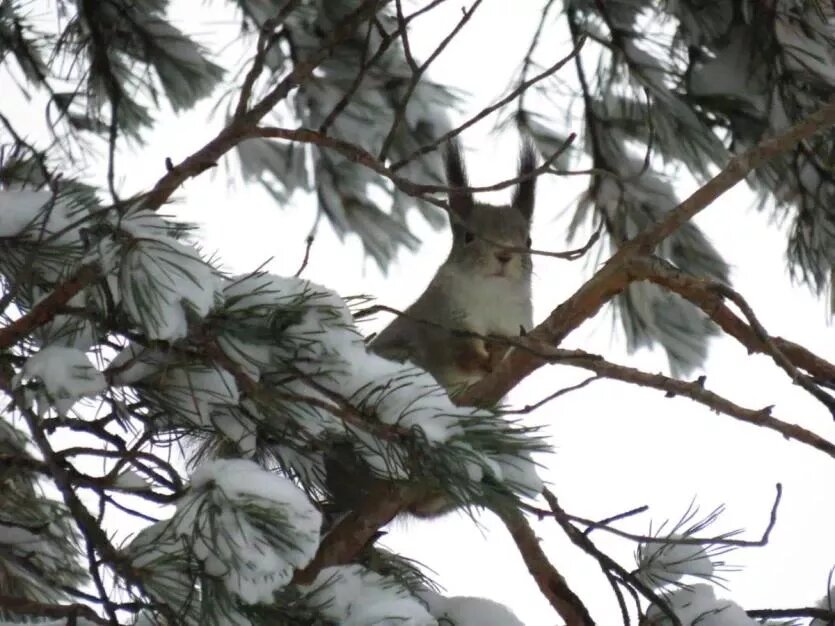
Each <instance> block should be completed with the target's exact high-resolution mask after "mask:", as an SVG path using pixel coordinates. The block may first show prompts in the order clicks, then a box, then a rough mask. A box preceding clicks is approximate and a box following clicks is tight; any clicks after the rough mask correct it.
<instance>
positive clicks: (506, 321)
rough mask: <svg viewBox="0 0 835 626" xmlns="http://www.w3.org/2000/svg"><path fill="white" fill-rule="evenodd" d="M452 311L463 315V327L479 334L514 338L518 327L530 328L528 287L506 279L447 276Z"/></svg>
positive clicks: (524, 283)
mask: <svg viewBox="0 0 835 626" xmlns="http://www.w3.org/2000/svg"><path fill="white" fill-rule="evenodd" d="M446 278H447V280H448V281H449V282H448V286H451V287H452V289H451V290H450V291H449V294H450V300H451V301H452V302H451V304H452V308H453V310H455V311H462V312H466V317H465V318H464V319H463V320H462V326H464V327H465V328H466V330H469V331H472V332H474V333H478V334H480V335H500V336H503V337H516V336H518V335H519V334H520V326H521V327H524V328H525V330H530V329H531V328H532V327H533V319H532V318H533V313H532V311H531V287H530V284H529V283H528V282H527V281H524V280H520V279H518V278H516V279H513V280H511V279H509V278H505V277H489V278H484V277H473V276H471V275H467V276H461V275H459V274H457V273H456V274H448V275H447V277H446Z"/></svg>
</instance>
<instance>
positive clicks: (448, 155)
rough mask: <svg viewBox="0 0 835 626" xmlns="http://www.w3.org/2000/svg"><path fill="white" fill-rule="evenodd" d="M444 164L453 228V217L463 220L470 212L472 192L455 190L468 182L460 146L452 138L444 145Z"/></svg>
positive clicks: (466, 185)
mask: <svg viewBox="0 0 835 626" xmlns="http://www.w3.org/2000/svg"><path fill="white" fill-rule="evenodd" d="M444 165H445V167H446V180H447V186H448V187H450V191H449V209H450V211H452V213H453V215H451V216H450V221H451V222H452V225H453V228H455V226H456V224H455V217H458V218H460V219H463V220H465V219H467V217H468V216H469V215H470V213H471V212H472V210H473V194H472V193H470V192H469V191H455V188H456V187H459V188H460V187H468V186H469V184H468V183H467V172H466V171H465V169H464V161H463V160H462V159H461V147H460V146H459V145H458V142H457V141H455V140H454V139H453V140H450V141H449V142H448V143H447V145H446V151H445V153H444Z"/></svg>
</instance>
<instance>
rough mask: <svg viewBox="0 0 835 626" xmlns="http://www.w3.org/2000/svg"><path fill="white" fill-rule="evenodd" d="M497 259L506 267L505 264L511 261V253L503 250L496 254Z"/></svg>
mask: <svg viewBox="0 0 835 626" xmlns="http://www.w3.org/2000/svg"><path fill="white" fill-rule="evenodd" d="M496 258H497V259H498V260H499V263H501V264H502V265H504V264H505V263H507V262H509V261H510V252H507V251H506V250H502V251H501V252H497V253H496Z"/></svg>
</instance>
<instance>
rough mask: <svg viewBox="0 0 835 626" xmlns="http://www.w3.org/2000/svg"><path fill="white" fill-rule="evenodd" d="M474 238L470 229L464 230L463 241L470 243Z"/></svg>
mask: <svg viewBox="0 0 835 626" xmlns="http://www.w3.org/2000/svg"><path fill="white" fill-rule="evenodd" d="M473 240H475V235H473V234H472V233H471V232H470V231H468V230H465V231H464V243H472V242H473Z"/></svg>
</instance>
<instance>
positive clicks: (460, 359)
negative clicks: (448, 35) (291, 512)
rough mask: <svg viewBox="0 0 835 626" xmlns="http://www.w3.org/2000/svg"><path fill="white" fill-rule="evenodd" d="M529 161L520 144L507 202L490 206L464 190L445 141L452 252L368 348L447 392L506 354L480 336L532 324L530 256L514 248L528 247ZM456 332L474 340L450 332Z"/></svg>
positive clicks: (455, 156)
mask: <svg viewBox="0 0 835 626" xmlns="http://www.w3.org/2000/svg"><path fill="white" fill-rule="evenodd" d="M535 159H536V157H535V155H534V151H533V148H532V146H531V145H530V144H529V143H525V144H524V145H523V148H522V154H521V159H520V164H519V177H520V179H521V180H520V181H519V183H518V184H517V186H516V190H515V193H514V195H513V201H512V202H511V204H510V206H493V205H490V204H483V203H480V202H475V201H474V200H473V195H472V193H471V192H470V191H466V189H465V188H466V187H468V183H467V174H466V171H465V169H464V163H463V161H462V159H461V152H460V149H459V148H458V146H457V145H456V144H455V143H449V144H447V150H446V155H445V163H446V177H447V184H448V185H449V187H450V192H449V209H450V213H451V215H452V219H451V220H450V221H451V223H452V250H451V251H450V253H449V256H448V257H447V259H446V261H444V263H443V264H442V265H441V267H440V268H438V271H437V272H436V273H435V276H434V277H433V278H432V280H431V282H430V283H429V286H428V287H427V288H426V290H425V291H424V292H423V293H422V294H421V295H420V297H418V299H417V300H416V301H415V302H414V304H412V305H411V306H410V307H409V308H407V309H406V311H404V313H405V315H403V316H400V317H398V318H397V319H395V320H394V321H392V322H391V323H390V324H389V325H388V326H386V327H385V328H384V329H383V330H382V331H381V332H380V334H379V335H377V336H376V337H375V338H374V339H373V341H372V342H371V343H370V344H369V346H368V349H369V350H370V351H371V352H374V353H376V354H379V355H380V356H382V357H384V358H386V359H391V360H394V361H401V362H402V361H407V360H408V361H411V362H412V363H414V364H415V365H417V366H418V367H420V368H422V369H424V370H426V371H427V372H429V373H430V374H432V376H433V377H434V378H435V380H436V381H437V382H438V384H440V385H441V386H442V387H444V388H445V389H446V390H447V393H449V394H451V395H452V394H455V393H456V392H458V391H460V390H461V389H463V388H465V387H467V386H469V385H471V384H472V383H474V382H476V381H478V380H480V379H481V378H483V377H484V376H485V374H487V373H489V372H490V371H492V369H493V367H494V366H495V365H496V363H498V362H499V361H500V360H501V359H502V358H503V357H504V355H505V353H506V352H507V349H508V348H507V344H502V343H492V342H489V341H485V339H484V338H483V337H486V336H488V335H494V336H497V337H514V336H518V335H519V334H524V333H525V332H526V331H528V330H530V329H531V326H532V325H533V317H532V316H533V309H532V303H531V257H530V255H529V254H526V253H520V252H518V250H519V249H524V248H530V245H531V238H530V230H531V218H532V216H533V208H534V190H535V184H536V183H535V178H534V177H533V176H532V175H531V173H532V172H533V170H534V165H535ZM525 177H527V178H525ZM461 189H464V190H461ZM511 249H513V250H516V251H511ZM455 331H464V333H462V334H466V333H473V334H475V335H480V336H481V337H472V336H460V335H459V336H456V335H455Z"/></svg>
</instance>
